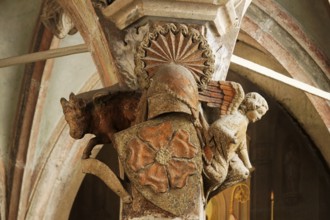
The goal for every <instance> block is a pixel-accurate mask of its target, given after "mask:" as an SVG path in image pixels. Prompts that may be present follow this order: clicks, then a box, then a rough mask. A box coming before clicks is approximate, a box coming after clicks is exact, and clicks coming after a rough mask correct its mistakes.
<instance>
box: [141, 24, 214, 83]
mask: <svg viewBox="0 0 330 220" xmlns="http://www.w3.org/2000/svg"><path fill="white" fill-rule="evenodd" d="M135 62H136V69H135V72H136V74H137V76H138V77H139V80H140V86H141V87H148V85H149V84H150V79H151V78H152V77H153V75H154V74H155V71H157V69H158V68H159V66H161V65H163V64H171V63H173V64H178V65H182V66H184V67H185V68H187V69H189V70H190V71H191V72H192V74H193V76H194V78H195V80H196V82H197V85H198V87H199V88H201V89H203V88H206V86H207V84H208V82H209V80H210V78H211V76H212V74H213V72H214V57H213V54H212V51H211V49H210V47H209V45H208V43H207V41H206V39H205V38H204V36H203V35H202V33H201V32H200V31H198V30H197V29H194V28H192V27H188V26H186V25H183V24H172V23H171V24H165V25H163V26H160V25H159V26H156V27H155V28H154V29H153V31H150V32H149V33H148V34H146V36H145V37H144V39H143V41H142V42H141V44H140V47H139V48H138V53H137V56H136V60H135Z"/></svg>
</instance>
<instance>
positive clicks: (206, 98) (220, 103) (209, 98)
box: [199, 81, 245, 115]
mask: <svg viewBox="0 0 330 220" xmlns="http://www.w3.org/2000/svg"><path fill="white" fill-rule="evenodd" d="M244 96H245V94H244V90H243V88H242V86H241V85H240V84H239V83H236V82H231V81H211V82H210V83H209V84H208V87H207V88H206V89H205V90H203V91H200V92H199V101H201V102H205V103H207V106H209V107H214V108H220V112H221V115H228V114H231V113H233V112H234V111H236V110H237V109H238V107H239V105H240V104H241V102H242V101H243V99H244Z"/></svg>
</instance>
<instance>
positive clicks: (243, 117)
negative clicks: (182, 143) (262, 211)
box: [203, 92, 268, 198]
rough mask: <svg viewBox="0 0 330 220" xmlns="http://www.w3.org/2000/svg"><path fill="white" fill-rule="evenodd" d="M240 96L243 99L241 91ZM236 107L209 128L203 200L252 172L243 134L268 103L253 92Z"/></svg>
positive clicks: (245, 177) (262, 112)
mask: <svg viewBox="0 0 330 220" xmlns="http://www.w3.org/2000/svg"><path fill="white" fill-rule="evenodd" d="M239 94H240V95H237V96H241V97H242V92H240V93H239ZM238 100H239V99H238ZM235 108H236V107H235ZM235 108H233V109H231V111H230V114H223V115H222V116H221V117H220V118H219V119H217V120H216V121H215V122H213V123H212V124H211V126H210V127H209V129H208V138H207V139H208V140H209V142H208V144H207V145H206V147H205V151H204V152H205V155H204V158H205V165H204V170H203V172H204V175H205V178H204V180H205V181H204V182H205V188H206V198H211V197H212V196H213V195H216V194H217V193H218V192H220V191H222V190H224V189H226V188H228V187H230V186H232V185H234V184H236V183H238V182H241V181H243V180H245V179H247V178H248V177H249V175H250V172H252V171H253V170H254V168H253V167H252V165H251V162H250V159H249V156H248V150H247V144H246V131H247V127H248V124H249V122H255V121H257V120H259V119H261V117H262V116H263V115H264V114H265V113H266V112H267V110H268V104H267V102H266V100H265V99H264V98H263V97H262V96H261V95H259V94H258V93H255V92H252V93H248V94H246V96H245V98H244V99H243V100H242V102H241V104H240V105H239V106H238V108H236V109H235ZM223 113H226V112H223Z"/></svg>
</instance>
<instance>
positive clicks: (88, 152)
mask: <svg viewBox="0 0 330 220" xmlns="http://www.w3.org/2000/svg"><path fill="white" fill-rule="evenodd" d="M98 144H104V143H102V138H99V137H94V138H92V139H90V140H89V142H88V144H87V146H86V147H85V150H84V152H83V155H82V159H88V158H89V156H90V155H91V154H92V150H93V148H94V147H95V146H96V145H98Z"/></svg>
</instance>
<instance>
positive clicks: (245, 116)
mask: <svg viewBox="0 0 330 220" xmlns="http://www.w3.org/2000/svg"><path fill="white" fill-rule="evenodd" d="M143 27H144V28H143V32H141V33H143V34H144V37H141V36H140V35H139V37H138V38H136V39H141V42H140V43H136V42H135V43H134V45H138V47H137V48H135V49H134V51H137V55H136V57H135V61H134V65H135V74H136V82H137V84H138V86H139V89H136V90H135V91H131V92H112V93H105V94H101V95H100V94H99V95H98V93H96V95H93V99H92V101H88V100H87V99H83V98H79V97H77V96H75V95H73V94H72V95H70V99H69V101H67V100H65V99H63V98H62V100H61V104H62V106H63V111H64V115H65V118H66V120H67V122H68V124H69V126H70V134H71V136H72V137H73V138H76V139H79V138H82V137H83V135H84V134H85V133H92V134H95V136H96V137H94V138H92V139H91V140H90V142H89V143H88V145H87V147H86V149H85V151H84V154H83V159H87V158H88V157H89V155H90V152H91V150H92V149H93V147H94V146H95V145H96V144H105V143H112V145H113V147H114V148H115V149H116V151H117V153H118V157H119V159H120V162H121V164H122V166H123V170H124V173H125V177H126V178H127V179H126V180H127V181H128V182H129V184H128V185H127V187H126V188H124V187H123V186H122V185H121V181H122V180H119V178H118V177H116V176H115V175H114V174H113V173H112V171H111V169H106V167H105V165H104V164H103V163H101V162H100V161H93V160H92V159H87V160H84V161H85V162H83V163H84V166H83V167H84V171H85V172H87V173H92V174H94V175H97V176H98V177H99V178H101V179H103V180H104V182H105V183H106V184H107V185H108V186H109V187H110V188H111V189H113V190H115V191H117V192H116V193H117V194H118V195H119V196H121V198H122V199H123V201H124V202H126V203H125V204H124V206H123V210H122V214H123V216H129V218H127V219H130V218H140V217H141V216H143V215H145V214H146V213H149V214H151V215H153V216H158V217H160V218H175V217H181V218H184V219H202V218H203V212H201V207H203V205H205V200H207V199H208V198H211V196H212V195H214V194H215V193H217V192H218V191H221V190H223V189H225V188H226V187H228V186H231V185H233V184H235V183H238V182H240V181H243V180H244V179H246V178H247V177H248V176H249V173H250V171H252V165H251V163H250V161H249V157H248V151H247V145H246V141H245V139H246V130H247V126H248V123H249V122H254V121H256V120H258V119H260V118H261V116H263V115H264V114H265V113H266V111H267V110H268V106H267V102H266V101H265V100H264V99H263V98H262V97H261V96H260V95H259V94H256V93H248V94H247V95H246V96H245V95H244V91H243V89H242V87H241V86H240V85H239V84H238V83H235V82H228V81H212V80H211V76H212V74H213V72H214V56H213V53H212V51H211V49H210V47H209V45H208V43H207V41H206V39H205V37H204V34H203V33H204V32H203V27H201V26H200V25H184V24H174V23H165V22H160V21H159V22H155V23H152V24H149V25H145V26H143ZM148 30H149V31H148ZM132 45H133V44H132ZM120 65H122V63H120ZM130 68H131V67H130ZM131 89H132V88H131ZM206 106H208V108H209V107H210V108H215V109H218V110H219V115H220V117H219V118H218V119H217V120H215V121H212V120H210V119H208V117H207V115H206V114H205V112H204V109H205V108H206ZM209 124H211V125H209ZM97 167H101V168H102V170H104V172H100V171H98V170H97V169H98V168H97ZM106 173H108V174H106ZM111 179H113V180H114V181H113V182H112V181H111ZM203 189H205V190H204V191H203ZM141 209H142V211H141ZM124 219H125V218H124Z"/></svg>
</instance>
